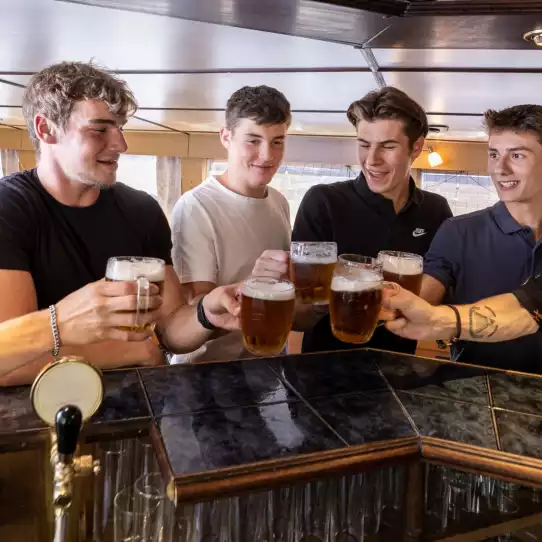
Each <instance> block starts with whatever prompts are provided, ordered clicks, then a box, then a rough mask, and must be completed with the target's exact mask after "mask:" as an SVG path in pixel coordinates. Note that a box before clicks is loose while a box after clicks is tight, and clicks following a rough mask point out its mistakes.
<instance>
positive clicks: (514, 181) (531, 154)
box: [488, 129, 542, 203]
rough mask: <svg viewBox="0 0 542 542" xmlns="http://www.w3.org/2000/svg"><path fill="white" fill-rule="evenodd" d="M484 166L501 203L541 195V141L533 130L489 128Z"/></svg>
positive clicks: (541, 196) (523, 200) (532, 198)
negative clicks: (486, 157) (486, 156)
mask: <svg viewBox="0 0 542 542" xmlns="http://www.w3.org/2000/svg"><path fill="white" fill-rule="evenodd" d="M488 170H489V174H490V175H491V180H492V181H493V184H494V185H495V188H496V189H497V192H498V194H499V198H500V199H501V200H502V201H504V202H505V203H512V202H518V203H519V202H523V203H526V202H530V201H532V200H534V199H537V198H542V144H541V143H540V141H539V139H538V136H537V135H536V134H535V133H534V132H528V131H514V130H506V129H503V130H492V131H491V132H490V134H489V149H488Z"/></svg>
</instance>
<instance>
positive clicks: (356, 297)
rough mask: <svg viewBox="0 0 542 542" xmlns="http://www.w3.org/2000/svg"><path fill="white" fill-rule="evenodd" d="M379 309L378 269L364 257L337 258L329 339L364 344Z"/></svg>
mask: <svg viewBox="0 0 542 542" xmlns="http://www.w3.org/2000/svg"><path fill="white" fill-rule="evenodd" d="M381 305H382V265H381V264H380V263H379V262H378V261H377V260H375V259H373V258H367V257H365V256H357V255H344V256H341V257H340V258H339V262H338V263H337V266H336V268H335V272H334V274H333V280H332V281H331V297H330V304H329V312H330V320H331V330H332V332H333V335H334V336H335V337H336V338H337V339H339V340H340V341H343V342H347V343H353V344H363V343H366V342H367V341H369V340H370V339H371V337H372V336H373V333H374V330H375V328H376V325H377V323H378V315H379V313H380V307H381Z"/></svg>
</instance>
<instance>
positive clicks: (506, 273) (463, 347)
mask: <svg viewBox="0 0 542 542" xmlns="http://www.w3.org/2000/svg"><path fill="white" fill-rule="evenodd" d="M541 244H542V240H539V241H538V242H536V241H535V239H534V235H533V232H532V230H531V229H530V228H526V227H523V226H521V225H520V224H518V223H517V222H516V221H515V219H514V218H513V217H512V215H511V214H510V213H509V212H508V210H507V208H506V206H505V205H504V203H502V202H499V203H497V204H495V205H494V206H493V207H490V208H488V209H484V210H482V211H477V212H475V213H470V214H467V215H462V216H458V217H455V218H451V219H449V220H447V221H446V222H445V223H444V224H443V225H442V227H441V228H440V229H439V231H438V232H437V234H436V235H435V238H434V239H433V242H432V243H431V248H430V249H429V251H428V252H427V254H426V256H425V266H424V272H425V273H426V274H427V275H430V276H432V277H434V278H436V279H437V280H438V281H439V282H441V283H442V284H443V285H444V286H445V287H446V288H447V289H449V293H450V297H451V299H452V301H453V302H454V303H457V304H462V303H475V302H476V301H479V300H481V299H484V298H486V297H491V296H494V295H498V294H504V293H509V292H513V291H514V290H517V289H518V288H519V287H520V286H521V285H522V284H523V283H524V282H525V281H526V280H527V279H528V278H529V277H530V276H532V275H536V274H538V273H541V272H542V251H541V250H540V246H541ZM453 356H454V358H456V357H457V359H458V360H459V361H465V362H470V363H479V364H482V365H489V366H492V367H501V368H506V369H516V370H522V371H534V372H540V370H541V369H542V334H541V333H537V334H535V335H530V336H527V337H522V338H519V339H515V340H513V341H505V342H501V343H487V344H483V343H475V342H460V343H457V345H455V346H454V348H453Z"/></svg>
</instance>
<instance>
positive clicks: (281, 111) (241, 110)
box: [226, 85, 292, 130]
mask: <svg viewBox="0 0 542 542" xmlns="http://www.w3.org/2000/svg"><path fill="white" fill-rule="evenodd" d="M241 119H251V120H253V121H254V122H255V123H256V124H260V125H262V124H263V125H268V126H269V125H272V124H288V125H289V124H290V122H291V120H292V113H291V109H290V102H289V101H288V100H287V99H286V96H284V94H282V92H280V91H278V90H277V89H275V88H272V87H268V86H266V85H260V86H258V87H243V88H240V89H239V90H236V91H235V92H234V93H233V94H232V95H231V96H230V98H229V100H228V103H227V104H226V128H227V129H228V130H234V129H235V127H236V126H237V124H238V123H239V121H240V120H241Z"/></svg>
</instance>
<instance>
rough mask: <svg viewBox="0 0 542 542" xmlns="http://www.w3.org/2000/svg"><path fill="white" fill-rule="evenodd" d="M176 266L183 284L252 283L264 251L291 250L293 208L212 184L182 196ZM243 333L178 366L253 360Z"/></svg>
mask: <svg viewBox="0 0 542 542" xmlns="http://www.w3.org/2000/svg"><path fill="white" fill-rule="evenodd" d="M172 236H173V252H172V257H173V265H174V266H175V270H176V272H177V275H178V276H179V279H180V281H181V283H182V284H185V283H187V282H213V283H215V284H216V285H217V286H225V285H227V284H233V283H236V282H239V281H242V280H244V279H245V278H247V277H249V276H250V274H251V272H252V269H253V267H254V264H255V263H256V260H257V259H258V258H259V257H260V256H261V255H262V252H264V251H265V250H272V249H274V250H289V247H290V238H291V226H290V208H289V206H288V202H287V201H286V198H285V197H284V196H283V195H282V194H281V193H280V192H278V191H277V190H275V189H274V188H271V187H268V188H267V196H266V197H265V198H262V199H258V198H249V197H246V196H242V195H240V194H236V193H235V192H232V191H231V190H229V189H228V188H226V187H225V186H223V185H222V184H220V183H219V182H218V180H217V179H216V178H215V177H210V178H208V179H207V180H206V181H205V182H203V183H202V184H200V185H198V186H197V187H196V188H194V189H192V190H190V191H189V192H187V193H186V194H183V195H182V196H181V198H180V199H179V201H178V202H177V203H176V205H175V208H174V210H173V218H172ZM249 356H250V355H249V353H248V352H247V351H246V350H245V348H244V347H243V339H242V337H241V333H240V332H231V333H228V334H227V335H224V336H222V337H218V338H216V339H212V340H210V341H208V342H207V343H206V344H204V345H203V346H202V347H201V348H199V349H198V350H196V351H194V352H191V353H190V354H184V355H180V356H175V359H174V363H183V362H186V363H188V362H199V361H213V360H233V359H238V358H242V357H249Z"/></svg>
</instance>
